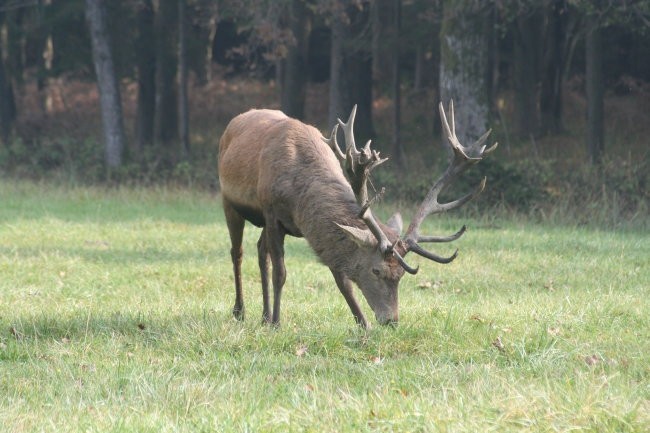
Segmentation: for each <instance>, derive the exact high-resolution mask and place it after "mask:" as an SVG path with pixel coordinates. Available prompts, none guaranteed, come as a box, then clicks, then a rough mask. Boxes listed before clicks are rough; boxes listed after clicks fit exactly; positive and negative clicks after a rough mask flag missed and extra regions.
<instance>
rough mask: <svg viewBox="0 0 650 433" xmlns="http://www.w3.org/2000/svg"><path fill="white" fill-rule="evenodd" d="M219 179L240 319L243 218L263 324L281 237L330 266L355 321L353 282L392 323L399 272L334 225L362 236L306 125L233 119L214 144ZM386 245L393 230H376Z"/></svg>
mask: <svg viewBox="0 0 650 433" xmlns="http://www.w3.org/2000/svg"><path fill="white" fill-rule="evenodd" d="M219 181H220V184H221V191H222V199H223V203H224V212H225V214H226V220H227V222H228V228H229V231H230V236H231V240H232V242H233V250H232V257H233V267H234V272H235V285H236V301H235V308H234V309H233V312H234V314H235V316H237V317H239V318H243V314H244V313H243V295H242V293H241V268H240V267H241V254H242V251H241V236H242V235H241V232H242V231H243V225H244V220H248V221H250V222H253V223H254V224H257V225H259V226H262V227H264V230H263V231H262V236H261V238H260V241H259V242H258V254H259V264H260V270H261V273H262V288H263V296H264V319H265V320H267V321H268V320H271V321H272V322H273V323H277V322H278V321H279V312H280V295H281V291H282V285H283V283H284V279H285V270H284V259H283V257H284V251H283V247H282V245H283V240H284V235H285V234H290V235H293V236H304V237H305V238H306V239H307V241H308V242H309V244H310V246H311V247H312V248H313V249H314V251H315V252H316V254H317V255H318V257H319V258H320V260H321V261H322V262H323V263H324V264H325V265H326V266H328V267H329V268H330V270H331V271H332V273H333V275H334V278H335V281H336V282H337V285H338V287H339V289H340V290H341V293H342V294H343V296H344V297H345V299H346V301H347V302H348V305H349V306H350V309H351V310H352V313H353V315H354V317H355V319H356V320H357V322H358V323H360V324H362V325H363V326H368V324H367V322H366V319H365V318H364V316H363V314H362V313H361V310H360V308H359V306H358V304H357V303H356V301H355V299H354V296H353V294H352V285H351V284H350V280H352V281H354V282H355V283H357V285H358V286H359V288H360V289H361V291H362V293H363V295H364V296H365V298H366V300H367V301H368V303H369V304H370V306H371V308H372V309H373V311H374V312H375V315H376V316H377V319H378V320H379V321H380V322H382V323H386V322H394V321H397V319H398V309H397V285H398V283H399V280H400V278H401V276H402V275H403V273H404V271H403V269H402V268H401V267H400V266H399V265H398V264H397V262H396V261H395V259H394V258H393V257H392V256H389V257H384V256H383V254H381V253H380V252H379V249H378V248H377V245H376V241H373V240H372V239H371V240H365V241H364V240H363V239H359V238H358V237H356V236H355V235H351V234H350V233H349V232H348V231H346V230H344V229H343V228H341V226H348V227H352V228H356V229H359V231H367V227H366V225H365V223H364V222H363V220H361V219H360V218H359V217H358V213H359V210H360V207H359V205H358V204H357V202H356V200H355V196H354V193H353V191H352V188H351V187H350V184H349V182H348V181H347V179H346V178H345V176H344V175H343V171H342V169H341V166H340V165H339V162H338V160H337V158H336V156H335V155H334V153H333V152H332V150H331V149H330V147H329V146H328V145H327V144H325V143H324V142H323V141H322V139H321V133H320V132H319V131H318V130H317V129H316V128H314V127H312V126H309V125H306V124H304V123H302V122H300V121H298V120H295V119H291V118H288V117H287V116H286V115H284V114H283V113H282V112H280V111H275V110H251V111H248V112H246V113H244V114H240V115H239V116H237V117H235V118H234V119H233V120H232V121H231V122H230V124H229V125H228V127H227V128H226V130H225V132H224V134H223V136H222V137H221V140H220V143H219ZM381 227H382V229H383V231H384V232H385V233H386V235H387V236H388V238H389V240H390V241H391V242H394V241H396V240H397V239H398V237H399V233H397V232H396V231H395V230H393V229H392V228H389V227H388V226H385V225H383V224H382V225H381ZM269 259H270V260H271V261H272V262H273V286H274V308H273V316H272V317H271V315H270V309H269V305H268V294H267V289H266V286H267V285H268V282H267V281H266V280H267V277H266V274H267V273H268V262H269Z"/></svg>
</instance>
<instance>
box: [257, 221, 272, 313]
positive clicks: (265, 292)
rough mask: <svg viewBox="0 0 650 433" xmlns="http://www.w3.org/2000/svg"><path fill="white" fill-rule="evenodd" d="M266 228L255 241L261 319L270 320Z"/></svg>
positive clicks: (268, 257)
mask: <svg viewBox="0 0 650 433" xmlns="http://www.w3.org/2000/svg"><path fill="white" fill-rule="evenodd" d="M266 236H267V235H266V228H263V229H262V234H261V235H260V239H259V240H258V241H257V259H258V261H259V265H260V277H261V279H262V303H263V308H264V309H263V311H262V321H263V322H264V323H269V322H271V308H270V307H269V260H270V256H269V249H268V248H267V246H266Z"/></svg>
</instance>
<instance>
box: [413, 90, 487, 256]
mask: <svg viewBox="0 0 650 433" xmlns="http://www.w3.org/2000/svg"><path fill="white" fill-rule="evenodd" d="M439 109H440V118H441V122H442V127H443V129H444V130H445V133H446V135H447V140H448V141H449V144H450V146H451V149H452V151H453V154H452V157H451V158H450V164H449V166H448V167H447V169H446V170H445V172H444V173H443V174H442V176H440V178H438V180H437V181H436V182H435V183H434V184H433V186H432V187H431V189H430V190H429V192H428V193H427V195H426V197H425V198H424V201H423V202H422V204H420V207H419V208H418V210H417V212H416V214H415V217H414V218H413V220H412V221H411V224H410V225H409V227H408V229H407V231H406V234H405V235H404V237H403V238H402V241H403V242H404V244H405V246H406V251H407V252H408V251H413V252H414V253H416V254H419V255H421V256H423V257H426V258H428V259H431V260H434V261H436V262H438V263H449V262H451V261H452V260H454V259H455V258H456V255H457V254H458V250H456V252H454V254H453V255H452V256H450V257H440V256H438V255H436V254H434V253H432V252H430V251H427V250H425V249H423V248H422V247H421V246H420V245H419V243H420V242H451V241H453V240H456V239H458V238H459V237H461V236H462V235H463V233H464V232H465V229H466V227H465V226H463V227H462V228H461V229H460V230H459V231H458V232H457V233H455V234H453V235H451V236H447V237H435V236H420V234H419V230H420V224H422V221H424V219H425V218H426V217H427V216H429V215H431V214H436V213H441V212H446V211H448V210H451V209H455V208H457V207H460V206H462V205H463V204H465V203H467V202H468V201H470V200H471V199H473V198H474V197H476V196H477V195H479V194H480V193H481V191H483V188H485V181H486V178H483V180H482V181H481V183H480V184H479V185H478V186H477V187H476V188H475V189H474V191H472V192H470V193H468V194H466V195H464V196H463V197H461V198H459V199H458V200H454V201H452V202H449V203H439V202H438V195H439V194H440V193H441V192H442V191H443V190H444V189H445V188H447V187H448V186H449V185H450V184H451V183H452V181H453V180H454V179H455V178H456V176H458V174H460V173H462V172H463V171H465V170H466V169H467V168H469V167H470V166H472V165H474V164H476V163H478V162H479V161H481V160H482V159H483V157H484V156H485V155H487V154H489V153H490V152H492V151H494V149H496V147H497V143H494V144H493V145H492V146H491V147H489V148H488V149H486V148H485V145H484V144H483V143H484V142H485V140H486V139H487V137H488V136H489V135H490V132H492V130H488V131H487V132H486V133H485V134H483V135H482V136H481V137H480V138H479V139H478V140H476V142H474V144H471V145H470V146H463V145H462V144H461V143H460V141H459V140H458V137H457V136H456V125H455V120H454V102H453V101H450V102H449V118H450V120H451V125H450V123H449V122H447V116H446V114H445V110H444V107H443V105H442V102H441V103H440V105H439Z"/></svg>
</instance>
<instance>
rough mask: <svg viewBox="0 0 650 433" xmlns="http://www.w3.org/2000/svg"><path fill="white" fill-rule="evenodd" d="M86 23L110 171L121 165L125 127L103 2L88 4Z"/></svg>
mask: <svg viewBox="0 0 650 433" xmlns="http://www.w3.org/2000/svg"><path fill="white" fill-rule="evenodd" d="M86 20H87V21H88V28H89V30H90V39H91V43H92V51H93V61H94V64H95V73H96V74H97V86H98V88H99V98H100V103H101V111H102V124H103V127H104V140H105V149H106V164H107V166H108V167H110V168H117V167H119V166H120V165H122V152H123V149H124V126H123V123H122V102H121V98H120V89H119V87H118V84H117V77H116V76H115V68H114V66H113V53H112V52H111V47H110V43H109V41H110V37H109V34H108V29H107V26H106V9H105V5H104V2H103V0H86Z"/></svg>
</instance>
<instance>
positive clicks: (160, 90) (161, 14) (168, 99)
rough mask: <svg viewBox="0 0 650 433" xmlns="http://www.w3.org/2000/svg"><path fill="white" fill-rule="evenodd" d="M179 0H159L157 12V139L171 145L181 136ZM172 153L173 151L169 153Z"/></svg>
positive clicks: (165, 145) (164, 144)
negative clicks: (178, 72)
mask: <svg viewBox="0 0 650 433" xmlns="http://www.w3.org/2000/svg"><path fill="white" fill-rule="evenodd" d="M177 14H178V4H177V0H159V6H158V10H157V12H156V22H155V32H156V115H155V140H156V142H158V143H159V144H160V145H162V146H163V147H169V146H170V145H172V144H173V143H174V142H175V141H176V140H177V139H178V102H177V98H178V95H177V89H176V72H177V69H178V59H177V40H176V37H177V31H176V29H177V21H176V19H177ZM166 156H169V157H171V156H172V155H171V154H170V155H166Z"/></svg>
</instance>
